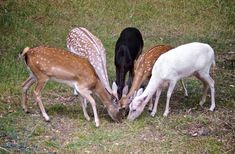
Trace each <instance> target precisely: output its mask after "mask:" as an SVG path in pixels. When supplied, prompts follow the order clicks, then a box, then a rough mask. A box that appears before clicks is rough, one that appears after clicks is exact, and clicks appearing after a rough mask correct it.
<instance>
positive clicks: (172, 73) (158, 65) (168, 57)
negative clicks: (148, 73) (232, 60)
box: [127, 42, 215, 120]
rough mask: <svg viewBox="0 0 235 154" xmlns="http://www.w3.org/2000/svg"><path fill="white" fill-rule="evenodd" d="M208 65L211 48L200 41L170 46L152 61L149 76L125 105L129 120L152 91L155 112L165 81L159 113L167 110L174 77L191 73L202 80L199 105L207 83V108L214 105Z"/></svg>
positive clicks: (211, 80) (180, 77)
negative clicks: (163, 95)
mask: <svg viewBox="0 0 235 154" xmlns="http://www.w3.org/2000/svg"><path fill="white" fill-rule="evenodd" d="M211 65H213V66H214V65H215V56H214V50H213V49H212V48H211V47H210V46H209V45H208V44H204V43H198V42H194V43H189V44H185V45H181V46H179V47H177V48H174V49H172V50H170V51H168V52H166V53H164V54H162V55H161V56H160V57H159V58H158V60H157V61H156V62H155V64H154V66H153V70H152V77H151V79H150V81H149V83H148V85H147V87H146V89H145V90H144V92H143V93H142V94H141V95H140V96H137V97H136V98H134V100H133V101H132V102H131V104H130V105H129V108H130V111H129V115H128V117H127V118H128V119H129V120H134V119H136V118H137V117H138V116H139V115H140V114H141V113H142V112H143V110H144V107H145V105H146V104H147V103H148V101H149V100H150V98H151V97H152V96H153V94H154V93H155V92H156V100H155V104H154V107H153V110H152V113H151V115H152V116H154V115H155V114H156V112H157V106H158V101H159V97H160V94H161V91H162V88H163V87H164V86H166V85H169V88H168V91H167V100H166V108H165V112H164V114H163V116H167V115H168V114H169V103H170V98H171V94H172V92H173V90H174V87H175V85H176V83H177V81H178V80H180V79H182V78H184V77H188V76H190V75H195V76H196V77H197V78H198V79H199V80H201V81H202V82H203V85H204V93H203V96H202V99H201V101H200V105H201V106H202V105H203V104H204V103H205V101H206V96H207V91H208V87H210V90H211V106H210V111H213V110H214V108H215V96H214V93H215V90H214V80H213V79H212V78H211V77H210V74H209V72H210V68H211Z"/></svg>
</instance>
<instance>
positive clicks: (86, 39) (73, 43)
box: [67, 27, 111, 92]
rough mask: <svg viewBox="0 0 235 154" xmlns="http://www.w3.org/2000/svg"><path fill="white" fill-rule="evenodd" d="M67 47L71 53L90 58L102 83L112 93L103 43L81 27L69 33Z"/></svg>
mask: <svg viewBox="0 0 235 154" xmlns="http://www.w3.org/2000/svg"><path fill="white" fill-rule="evenodd" d="M67 47H68V49H69V50H70V51H71V52H73V53H75V54H77V55H79V56H81V57H84V58H88V60H89V62H90V63H91V65H92V66H93V67H94V69H95V71H96V73H97V75H98V76H99V78H100V80H101V82H102V83H103V84H104V86H105V87H106V88H107V89H108V90H109V91H110V90H111V88H110V86H109V81H108V74H107V68H106V53H105V49H104V47H103V44H102V43H101V41H100V40H99V39H98V38H97V37H95V36H94V35H93V34H91V33H90V32H89V31H88V30H87V29H85V28H82V27H79V28H74V29H72V30H71V32H70V33H69V35H68V37H67ZM110 92H111V91H110Z"/></svg>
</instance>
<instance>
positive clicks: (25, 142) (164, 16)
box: [0, 0, 235, 153]
mask: <svg viewBox="0 0 235 154" xmlns="http://www.w3.org/2000/svg"><path fill="white" fill-rule="evenodd" d="M234 17H235V4H234V2H233V1H230V0H198V1H193V0H189V1H186V0H176V1H164V0H144V1H141V2H140V1H133V0H131V1H130V0H121V1H114V0H104V1H99V2H98V1H97V2H96V1H91V0H86V1H83V0H81V1H75V0H73V1H62V0H61V1H54V0H49V1H48V0H42V1H37V0H36V1H32V0H25V1H22V0H19V1H13V0H8V1H0V153H17V152H20V153H53V152H56V153H69V152H71V153H72V152H73V153H76V152H77V153H78V152H79V153H94V152H96V153H234V150H235V149H234V145H235V136H234V134H235V133H234V128H235V119H234V117H235V115H234V108H235V95H234V94H235V85H234V83H235V82H234V81H235V76H234V67H233V66H232V65H231V63H229V62H227V61H226V60H227V57H229V56H228V54H227V53H228V52H229V51H234V48H235V44H234V42H235V40H234V39H235V27H234V25H235V22H234ZM74 26H83V27H86V28H87V29H89V30H90V31H91V32H92V33H94V34H95V35H96V36H98V37H99V38H100V39H101V40H102V42H103V44H104V46H105V48H106V50H107V61H108V72H109V77H110V81H112V80H113V79H114V65H113V52H114V45H115V42H116V40H117V38H118V36H119V33H120V31H121V30H122V29H124V28H125V27H127V26H135V27H137V28H139V29H140V31H141V32H142V34H143V37H144V43H145V47H144V48H145V49H148V48H150V47H152V46H154V45H156V44H171V45H175V46H177V45H180V44H183V43H187V42H192V41H202V42H206V43H209V44H211V46H213V48H214V49H215V51H216V57H217V58H216V59H217V69H216V70H215V74H214V75H213V77H214V79H215V81H216V103H217V108H216V111H215V112H213V113H211V112H208V111H207V109H208V107H209V103H208V102H207V104H205V107H204V108H203V109H202V108H201V107H200V106H199V105H198V102H199V99H200V97H201V93H200V91H201V88H202V87H201V83H200V82H198V81H196V80H195V79H194V78H189V79H187V80H186V84H187V88H188V91H189V97H188V98H184V97H183V92H182V90H181V89H180V88H181V87H177V88H176V89H175V91H174V94H173V98H172V101H171V104H170V106H171V114H170V115H169V117H167V118H164V117H163V116H162V114H163V110H164V106H165V96H166V94H165V93H163V94H162V97H161V99H160V107H159V112H158V113H157V115H156V117H155V118H152V117H150V116H149V115H148V113H147V111H145V112H144V113H143V114H142V115H141V117H140V118H139V119H137V120H136V121H134V122H133V123H130V122H128V121H127V120H124V121H123V122H122V123H120V124H117V123H113V122H112V121H111V119H110V118H109V116H108V114H107V113H106V110H105V109H104V108H103V106H101V105H98V113H99V116H100V119H101V127H100V128H98V129H97V128H95V126H94V122H87V121H86V120H85V118H84V116H83V113H82V109H81V107H80V105H79V103H78V102H79V99H78V98H75V97H73V96H71V95H72V90H71V89H70V88H68V87H66V86H63V85H59V84H56V83H54V82H50V83H49V84H48V85H47V86H46V87H45V91H44V92H43V102H44V104H45V106H46V109H47V112H48V114H49V116H50V117H51V119H52V120H51V122H49V123H47V122H45V121H44V120H43V118H42V116H41V115H40V113H39V109H38V107H37V106H36V104H35V101H34V99H33V97H32V93H31V94H30V97H31V99H30V111H31V112H30V113H29V114H25V113H24V112H23V111H22V108H21V106H20V100H21V91H20V84H21V83H22V82H23V80H25V79H26V77H27V75H28V72H27V70H26V69H25V67H24V66H23V64H22V62H21V61H19V60H18V59H17V54H18V53H19V51H20V50H21V49H22V48H24V47H25V46H37V45H40V44H47V45H50V46H53V47H61V48H65V39H66V36H67V33H68V31H69V30H70V29H71V28H72V27H74ZM89 113H90V114H92V111H91V109H90V108H89Z"/></svg>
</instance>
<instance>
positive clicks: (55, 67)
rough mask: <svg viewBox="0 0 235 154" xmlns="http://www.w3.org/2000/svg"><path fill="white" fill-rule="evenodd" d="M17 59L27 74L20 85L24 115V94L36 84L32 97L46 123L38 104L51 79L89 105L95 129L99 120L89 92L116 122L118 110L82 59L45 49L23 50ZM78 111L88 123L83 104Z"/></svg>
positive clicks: (71, 54) (25, 98) (55, 49)
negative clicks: (24, 65)
mask: <svg viewBox="0 0 235 154" xmlns="http://www.w3.org/2000/svg"><path fill="white" fill-rule="evenodd" d="M21 57H23V58H24V60H25V63H26V65H27V67H28V69H29V70H30V76H29V78H28V79H27V80H26V81H25V82H24V83H23V85H22V87H23V100H22V106H23V109H24V110H25V112H27V111H28V109H27V91H28V89H29V88H30V87H31V86H32V85H33V84H34V83H35V82H36V81H37V83H36V87H35V91H34V95H35V98H36V101H37V103H38V105H39V108H40V110H41V112H42V115H43V117H44V118H45V120H46V121H49V120H50V118H49V116H48V115H47V113H46V112H45V109H44V106H43V104H42V101H41V91H42V89H43V87H44V85H45V84H46V82H47V81H48V80H49V79H51V80H54V81H57V82H60V83H65V84H67V85H69V86H70V87H73V88H74V89H76V91H77V92H78V93H80V94H81V95H82V96H83V97H84V98H86V99H87V100H88V101H89V102H90V103H91V106H92V109H93V112H94V118H95V123H96V126H97V127H98V126H99V118H98V114H97V110H96V102H95V100H94V99H93V97H92V96H91V93H92V91H94V92H95V93H96V94H97V95H98V97H99V98H100V99H101V102H102V103H103V104H104V106H105V107H106V108H107V110H108V113H109V115H110V117H111V118H112V119H113V120H114V121H117V122H118V121H120V113H119V109H118V106H117V105H116V104H113V103H112V95H110V94H109V93H108V92H107V90H106V89H105V87H104V86H103V84H102V83H101V80H100V79H99V77H98V76H97V74H96V72H95V70H94V68H93V67H92V65H91V64H90V63H89V61H88V60H87V59H86V58H81V57H79V56H77V55H75V54H73V53H71V52H68V51H65V50H63V49H58V48H50V47H45V46H39V47H35V48H31V49H29V48H25V49H24V51H23V52H22V53H21ZM82 108H83V112H84V116H85V118H86V119H87V120H90V117H89V116H88V114H87V112H86V109H85V107H84V104H82Z"/></svg>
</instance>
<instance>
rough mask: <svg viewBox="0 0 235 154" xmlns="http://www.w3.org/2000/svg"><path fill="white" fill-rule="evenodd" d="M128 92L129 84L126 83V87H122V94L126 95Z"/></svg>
mask: <svg viewBox="0 0 235 154" xmlns="http://www.w3.org/2000/svg"><path fill="white" fill-rule="evenodd" d="M127 93H128V85H125V87H124V88H123V89H122V96H126V95H127Z"/></svg>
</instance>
